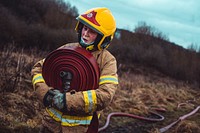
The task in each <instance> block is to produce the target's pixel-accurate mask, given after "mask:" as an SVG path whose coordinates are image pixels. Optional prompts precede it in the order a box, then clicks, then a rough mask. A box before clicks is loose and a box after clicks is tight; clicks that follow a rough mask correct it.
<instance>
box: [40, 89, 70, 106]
mask: <svg viewBox="0 0 200 133" xmlns="http://www.w3.org/2000/svg"><path fill="white" fill-rule="evenodd" d="M65 99H66V94H65V93H61V92H60V91H59V90H56V89H51V90H49V91H48V92H47V93H46V94H45V96H44V98H43V103H44V106H45V107H55V108H57V109H59V110H63V109H65V108H66V100H65Z"/></svg>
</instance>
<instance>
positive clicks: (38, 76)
mask: <svg viewBox="0 0 200 133" xmlns="http://www.w3.org/2000/svg"><path fill="white" fill-rule="evenodd" d="M39 82H40V83H44V82H45V81H44V79H43V77H42V74H41V73H40V74H36V75H34V76H33V79H32V84H33V85H35V84H36V83H39Z"/></svg>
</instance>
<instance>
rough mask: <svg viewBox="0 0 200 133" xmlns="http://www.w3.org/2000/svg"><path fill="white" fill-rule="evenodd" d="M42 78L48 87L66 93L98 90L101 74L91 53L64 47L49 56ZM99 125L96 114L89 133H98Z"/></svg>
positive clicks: (72, 47)
mask: <svg viewBox="0 0 200 133" xmlns="http://www.w3.org/2000/svg"><path fill="white" fill-rule="evenodd" d="M42 76H43V78H44V80H45V82H46V84H47V85H48V86H51V87H53V88H55V89H58V90H60V91H61V92H64V93H65V92H69V91H71V90H75V91H87V90H91V89H92V90H94V89H97V88H98V86H99V76H100V72H99V67H98V64H97V62H96V59H95V58H94V57H93V55H92V54H91V53H90V52H89V51H87V50H85V49H83V48H81V47H77V46H64V47H61V48H59V49H57V50H54V51H53V52H51V53H50V54H49V55H48V56H47V58H46V59H45V61H44V64H43V68H42ZM98 125H99V121H98V116H97V113H96V112H94V113H93V117H92V121H91V123H90V125H89V126H88V130H87V133H97V132H98Z"/></svg>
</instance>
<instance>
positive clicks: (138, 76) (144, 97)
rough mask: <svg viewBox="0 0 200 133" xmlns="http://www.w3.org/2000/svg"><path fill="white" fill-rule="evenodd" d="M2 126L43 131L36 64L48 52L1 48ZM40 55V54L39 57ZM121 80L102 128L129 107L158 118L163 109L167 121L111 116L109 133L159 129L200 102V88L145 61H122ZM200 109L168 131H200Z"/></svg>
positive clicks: (21, 132)
mask: <svg viewBox="0 0 200 133" xmlns="http://www.w3.org/2000/svg"><path fill="white" fill-rule="evenodd" d="M0 55H1V56H0V58H1V59H0V60H1V64H0V65H1V66H0V69H1V74H0V76H1V82H0V86H1V87H0V94H1V97H0V130H1V132H2V133H4V132H5V133H6V132H19V133H27V132H29V133H35V132H38V131H39V125H40V123H41V116H42V112H43V111H44V107H43V105H42V104H41V103H40V102H39V101H38V100H37V97H36V96H35V93H34V90H33V88H32V84H31V82H30V80H31V77H30V70H31V68H32V66H33V64H34V63H35V62H36V61H38V60H40V59H41V58H39V57H44V55H45V53H43V54H40V55H37V54H36V51H34V50H32V51H31V52H30V51H29V52H28V53H27V52H24V51H23V50H21V51H20V52H16V51H15V50H14V49H13V50H11V51H6V50H5V51H3V52H1V53H0ZM36 55H37V56H36ZM119 81H120V85H119V88H118V90H117V92H116V95H115V97H114V99H113V102H112V104H111V105H110V106H109V107H107V108H106V109H105V110H104V111H103V112H102V114H101V118H100V127H102V126H103V125H104V124H105V122H106V117H107V116H108V114H109V113H112V112H124V113H129V114H134V115H139V116H144V117H155V116H152V115H151V114H150V113H149V112H150V111H154V109H155V108H164V109H165V110H166V111H164V112H159V113H160V114H161V115H163V116H164V117H165V119H164V120H163V121H161V122H150V121H144V120H139V119H133V118H128V117H114V118H111V121H110V124H109V126H108V127H107V128H106V130H104V131H102V132H105V133H111V132H112V133H122V132H123V133H124V132H126V133H133V132H135V133H159V129H160V128H162V127H165V126H167V125H169V124H171V123H172V122H174V121H176V120H177V119H178V118H179V117H180V116H183V115H185V114H187V113H189V112H191V111H192V110H193V109H195V108H196V107H197V106H199V105H200V99H199V97H200V91H199V90H200V88H198V87H197V86H195V85H189V84H187V83H185V82H183V81H177V80H175V79H172V78H170V77H168V76H166V75H163V74H162V73H160V72H158V71H156V70H154V69H151V68H146V67H142V66H139V65H130V66H125V65H119ZM199 118H200V112H199V111H198V112H197V113H195V114H194V115H192V116H190V117H188V118H186V119H185V120H183V121H181V122H179V123H177V124H176V125H174V126H173V127H172V128H170V129H169V130H168V131H166V133H198V132H200V127H199V125H200V119H199Z"/></svg>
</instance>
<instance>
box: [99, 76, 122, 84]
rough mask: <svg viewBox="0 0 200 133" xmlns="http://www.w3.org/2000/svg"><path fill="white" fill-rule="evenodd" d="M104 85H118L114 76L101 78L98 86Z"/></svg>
mask: <svg viewBox="0 0 200 133" xmlns="http://www.w3.org/2000/svg"><path fill="white" fill-rule="evenodd" d="M106 83H111V84H118V78H117V77H115V76H101V77H100V80H99V85H101V84H106Z"/></svg>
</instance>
